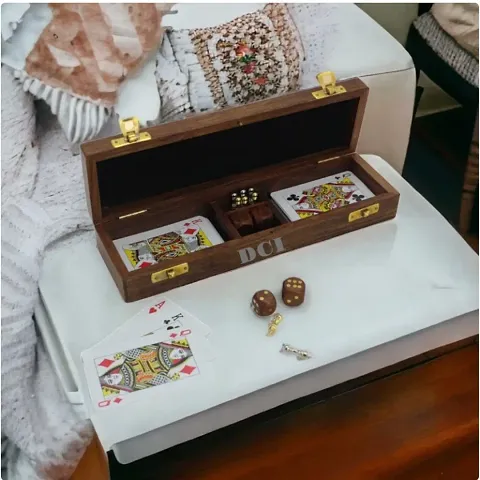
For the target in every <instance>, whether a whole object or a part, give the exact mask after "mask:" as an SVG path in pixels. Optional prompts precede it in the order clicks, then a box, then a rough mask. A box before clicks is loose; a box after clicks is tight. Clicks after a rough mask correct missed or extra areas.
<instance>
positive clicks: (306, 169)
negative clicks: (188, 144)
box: [103, 155, 386, 241]
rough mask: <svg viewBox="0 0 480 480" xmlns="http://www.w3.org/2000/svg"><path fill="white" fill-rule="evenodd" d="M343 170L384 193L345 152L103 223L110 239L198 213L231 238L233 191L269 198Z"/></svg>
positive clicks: (252, 174) (277, 215) (250, 174)
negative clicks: (245, 191) (320, 160)
mask: <svg viewBox="0 0 480 480" xmlns="http://www.w3.org/2000/svg"><path fill="white" fill-rule="evenodd" d="M265 170H268V171H269V172H270V174H265ZM345 170H351V171H352V172H353V173H354V174H355V175H357V176H358V177H359V178H360V180H362V181H363V182H364V183H365V184H366V185H367V187H368V188H369V189H370V190H371V191H372V192H373V193H374V195H380V194H382V193H386V190H385V189H384V188H383V187H382V186H381V185H380V184H379V183H377V181H376V180H375V179H374V178H372V177H371V176H370V175H369V174H368V172H366V171H365V170H364V169H363V168H362V166H361V165H360V164H359V163H358V162H357V161H356V160H355V156H354V155H345V156H341V157H338V158H335V159H332V160H328V161H325V162H320V163H318V162H317V161H316V159H315V158H314V157H313V158H312V159H311V160H310V161H308V162H306V163H302V164H300V165H298V166H295V165H292V166H291V167H290V168H283V169H279V170H278V171H277V170H276V169H274V168H273V167H270V168H268V169H264V174H263V175H258V176H256V175H255V171H252V172H248V174H244V175H243V176H242V175H241V176H239V177H236V180H234V181H231V180H230V179H228V180H227V181H226V182H225V185H223V186H218V187H217V188H215V189H212V188H208V187H206V188H205V191H204V192H203V195H202V194H201V193H199V192H198V191H196V192H192V193H191V194H186V195H182V196H180V197H173V198H168V199H165V200H164V201H162V202H159V203H158V204H157V206H156V207H155V208H154V209H152V210H148V211H147V212H145V213H143V214H141V215H136V216H132V217H127V218H124V219H121V220H119V219H115V220H111V221H109V222H105V223H104V224H103V225H104V228H105V230H106V232H107V233H108V235H109V236H111V238H112V240H113V239H117V238H122V237H126V236H129V235H133V234H137V233H140V232H144V231H147V230H151V229H154V228H159V227H162V226H165V225H169V224H171V223H176V222H178V221H181V220H183V219H188V218H191V217H194V216H200V215H201V216H204V217H206V218H208V219H209V220H210V221H211V222H212V223H213V224H214V226H215V228H217V230H218V231H219V233H220V235H221V236H222V237H223V239H224V240H225V241H229V240H234V239H236V238H240V235H238V232H235V231H234V230H232V225H231V222H230V221H229V212H231V199H230V195H231V193H232V192H233V191H238V190H240V189H242V188H249V187H252V188H255V190H256V191H257V192H258V193H259V201H260V202H265V201H269V200H271V197H270V193H271V192H274V191H277V190H280V189H283V188H288V187H292V186H295V185H299V184H301V183H305V182H309V181H312V180H316V179H319V178H322V177H326V176H329V175H333V174H335V173H339V172H342V171H345ZM273 203H274V202H273ZM358 205H359V208H361V206H362V202H359V203H358ZM274 210H275V211H274V214H275V218H276V220H277V223H278V224H282V223H289V220H288V219H287V218H286V217H285V216H284V215H283V217H282V213H281V211H280V210H279V209H278V208H275V207H274ZM329 213H331V212H327V213H323V214H321V215H322V217H324V216H328V215H329Z"/></svg>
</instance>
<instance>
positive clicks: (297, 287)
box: [282, 277, 305, 307]
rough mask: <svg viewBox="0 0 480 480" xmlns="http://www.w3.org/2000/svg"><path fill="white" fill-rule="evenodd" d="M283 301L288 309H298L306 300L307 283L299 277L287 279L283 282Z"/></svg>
mask: <svg viewBox="0 0 480 480" xmlns="http://www.w3.org/2000/svg"><path fill="white" fill-rule="evenodd" d="M282 300H283V303H284V304H285V305H287V306H288V307H297V306H298V305H301V304H302V303H303V301H304V300H305V282H304V281H303V280H302V279H301V278H298V277H290V278H287V279H286V280H285V281H284V282H283V288H282Z"/></svg>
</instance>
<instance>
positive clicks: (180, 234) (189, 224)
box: [113, 216, 223, 271]
mask: <svg viewBox="0 0 480 480" xmlns="http://www.w3.org/2000/svg"><path fill="white" fill-rule="evenodd" d="M113 243H114V245H115V247H116V248H117V250H118V252H119V254H120V256H121V258H122V260H123V262H124V264H125V266H126V267H127V268H128V270H130V271H131V270H137V269H139V268H146V267H150V266H151V265H154V264H156V263H158V262H161V261H163V260H168V259H172V258H176V257H181V256H183V255H187V254H188V253H192V252H197V251H199V250H202V249H204V248H208V247H211V246H213V245H218V244H220V243H223V240H222V238H221V237H220V235H219V234H218V232H217V230H216V229H215V227H214V226H213V225H212V223H211V222H210V221H209V220H208V219H206V218H205V217H201V216H198V217H193V218H189V219H186V220H183V221H181V222H177V223H173V224H171V225H166V226H164V227H160V228H155V229H153V230H149V231H148V232H142V233H138V234H136V235H130V236H129V237H123V238H119V239H117V240H114V242H113Z"/></svg>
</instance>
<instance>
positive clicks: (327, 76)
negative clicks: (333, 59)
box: [312, 72, 347, 100]
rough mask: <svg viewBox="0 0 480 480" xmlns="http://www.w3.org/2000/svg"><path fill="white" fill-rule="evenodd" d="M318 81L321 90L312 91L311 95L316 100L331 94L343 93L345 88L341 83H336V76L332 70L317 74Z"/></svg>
mask: <svg viewBox="0 0 480 480" xmlns="http://www.w3.org/2000/svg"><path fill="white" fill-rule="evenodd" d="M317 80H318V83H319V85H320V87H321V90H317V91H316V92H313V93H312V95H313V96H314V98H316V99H317V100H320V99H321V98H325V97H330V96H332V95H338V94H339V93H345V92H346V91H347V90H346V89H345V87H342V86H341V85H337V77H335V74H334V73H333V72H322V73H319V74H318V75H317Z"/></svg>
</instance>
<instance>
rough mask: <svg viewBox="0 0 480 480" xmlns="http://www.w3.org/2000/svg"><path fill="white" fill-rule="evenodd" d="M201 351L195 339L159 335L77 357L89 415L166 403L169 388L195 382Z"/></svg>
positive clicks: (201, 341) (102, 347) (199, 341)
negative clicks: (134, 404) (144, 403)
mask: <svg viewBox="0 0 480 480" xmlns="http://www.w3.org/2000/svg"><path fill="white" fill-rule="evenodd" d="M206 348H207V347H206V345H205V342H204V337H202V336H201V335H197V336H195V335H194V334H192V332H191V331H186V332H184V334H182V333H180V334H176V335H174V336H172V335H171V333H168V332H167V331H165V330H162V331H160V332H158V333H155V334H152V335H149V336H146V337H141V338H140V339H138V338H137V339H133V340H128V341H126V340H122V341H117V342H115V341H111V339H110V341H103V342H100V344H98V345H96V346H94V347H92V348H91V349H89V350H87V351H84V352H82V361H83V364H84V371H85V376H86V381H87V386H88V391H89V394H90V398H91V406H92V408H93V411H96V412H101V411H103V410H107V409H108V410H109V409H112V408H119V407H122V408H123V407H126V406H128V405H129V404H131V403H132V402H137V401H141V400H145V401H148V400H151V399H152V398H155V399H158V400H159V401H161V399H162V398H163V399H167V398H168V396H169V394H171V392H172V388H175V384H177V383H179V382H192V380H193V379H195V378H196V377H201V375H202V365H203V366H207V363H209V360H208V359H207V356H206V355H205V352H206ZM197 381H198V380H197ZM184 388H185V387H184ZM192 388H193V391H194V387H192ZM187 389H188V386H187Z"/></svg>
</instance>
